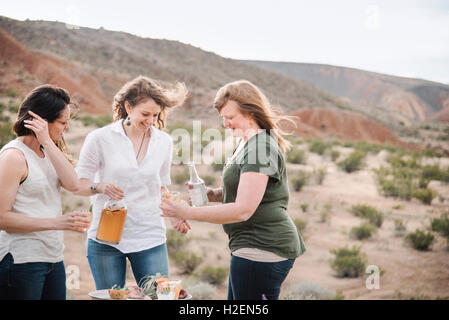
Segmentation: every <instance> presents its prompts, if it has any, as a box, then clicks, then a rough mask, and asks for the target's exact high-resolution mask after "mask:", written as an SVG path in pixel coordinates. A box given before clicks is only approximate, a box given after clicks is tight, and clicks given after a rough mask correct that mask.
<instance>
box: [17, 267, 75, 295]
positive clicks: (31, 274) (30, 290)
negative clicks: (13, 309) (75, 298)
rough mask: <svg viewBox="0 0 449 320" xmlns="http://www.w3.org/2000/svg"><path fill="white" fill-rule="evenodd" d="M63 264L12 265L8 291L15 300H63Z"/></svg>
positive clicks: (64, 279)
mask: <svg viewBox="0 0 449 320" xmlns="http://www.w3.org/2000/svg"><path fill="white" fill-rule="evenodd" d="M65 282H66V275H65V267H64V262H63V261H60V262H56V263H48V262H30V263H19V264H14V265H13V266H12V267H11V271H10V285H11V286H10V290H11V296H12V298H13V299H17V300H65V299H66V284H65Z"/></svg>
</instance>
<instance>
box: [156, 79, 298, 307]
mask: <svg viewBox="0 0 449 320" xmlns="http://www.w3.org/2000/svg"><path fill="white" fill-rule="evenodd" d="M214 106H215V108H217V110H218V111H219V113H220V115H221V116H222V117H223V121H224V126H225V127H226V128H229V129H231V131H232V133H233V136H234V137H237V138H241V142H240V145H239V146H238V148H237V150H236V151H235V152H234V154H233V156H232V157H231V158H230V160H228V162H227V163H226V165H225V167H224V169H223V188H219V189H215V190H213V189H208V197H209V200H210V201H220V202H222V203H223V204H222V205H216V206H206V207H190V206H189V205H188V204H187V203H185V202H181V203H175V202H171V201H168V205H164V206H161V210H162V211H163V216H165V217H179V218H183V219H186V220H197V221H205V222H210V223H218V224H222V225H223V229H224V231H225V232H226V233H227V234H228V236H229V248H230V250H231V253H232V255H231V265H230V272H229V286H228V299H230V300H248V299H251V300H257V299H265V298H266V299H277V298H278V297H279V292H280V287H281V284H282V282H283V281H284V280H285V278H286V277H287V274H288V272H289V271H290V269H291V268H292V267H293V264H294V261H295V259H296V258H297V257H299V256H300V255H301V254H303V253H304V251H305V246H304V242H303V240H302V238H301V235H300V234H299V232H298V230H297V228H296V227H295V225H294V224H293V222H292V220H291V218H290V217H289V215H288V213H287V206H288V200H289V191H288V181H287V173H286V168H285V160H284V155H283V154H284V152H285V151H286V150H287V149H288V148H289V144H288V142H287V141H286V140H284V139H283V137H282V132H281V130H280V129H279V128H278V126H277V121H276V120H279V119H282V117H279V116H278V117H276V116H275V115H274V113H273V112H272V110H271V107H270V104H269V102H268V100H267V98H266V97H265V96H264V94H263V93H262V92H261V91H260V90H259V89H258V88H257V87H256V86H255V85H253V84H252V83H250V82H248V81H244V80H242V81H236V82H232V83H229V84H227V85H225V86H224V87H222V88H221V89H220V90H219V91H218V92H217V95H216V97H215V101H214ZM284 119H285V117H284Z"/></svg>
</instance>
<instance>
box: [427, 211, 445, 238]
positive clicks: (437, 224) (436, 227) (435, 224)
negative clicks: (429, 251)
mask: <svg viewBox="0 0 449 320" xmlns="http://www.w3.org/2000/svg"><path fill="white" fill-rule="evenodd" d="M430 225H431V228H432V231H435V232H438V233H440V234H441V235H442V236H444V237H449V218H448V215H447V214H444V215H442V216H441V217H440V218H435V219H432V220H431V223H430Z"/></svg>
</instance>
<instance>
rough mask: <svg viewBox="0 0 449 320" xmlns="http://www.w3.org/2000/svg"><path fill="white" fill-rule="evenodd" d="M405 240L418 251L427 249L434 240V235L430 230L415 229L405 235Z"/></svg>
mask: <svg viewBox="0 0 449 320" xmlns="http://www.w3.org/2000/svg"><path fill="white" fill-rule="evenodd" d="M406 240H408V241H410V243H411V244H412V246H413V248H415V249H416V250H420V251H427V250H429V246H430V245H431V244H432V243H433V241H434V240H435V237H434V236H433V234H432V233H430V232H425V231H422V230H416V231H415V232H411V233H409V234H408V235H407V237H406Z"/></svg>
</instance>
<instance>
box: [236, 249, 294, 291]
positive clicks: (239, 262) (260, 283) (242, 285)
mask: <svg viewBox="0 0 449 320" xmlns="http://www.w3.org/2000/svg"><path fill="white" fill-rule="evenodd" d="M294 263H295V259H288V260H284V261H280V262H257V261H252V260H248V259H244V258H241V257H236V256H233V255H231V267H230V270H229V285H228V300H261V299H262V295H265V297H266V298H267V299H268V300H277V299H278V298H279V293H280V291H281V285H282V282H284V280H285V278H286V277H287V275H288V273H289V271H290V269H291V268H292V267H293V264H294Z"/></svg>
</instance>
